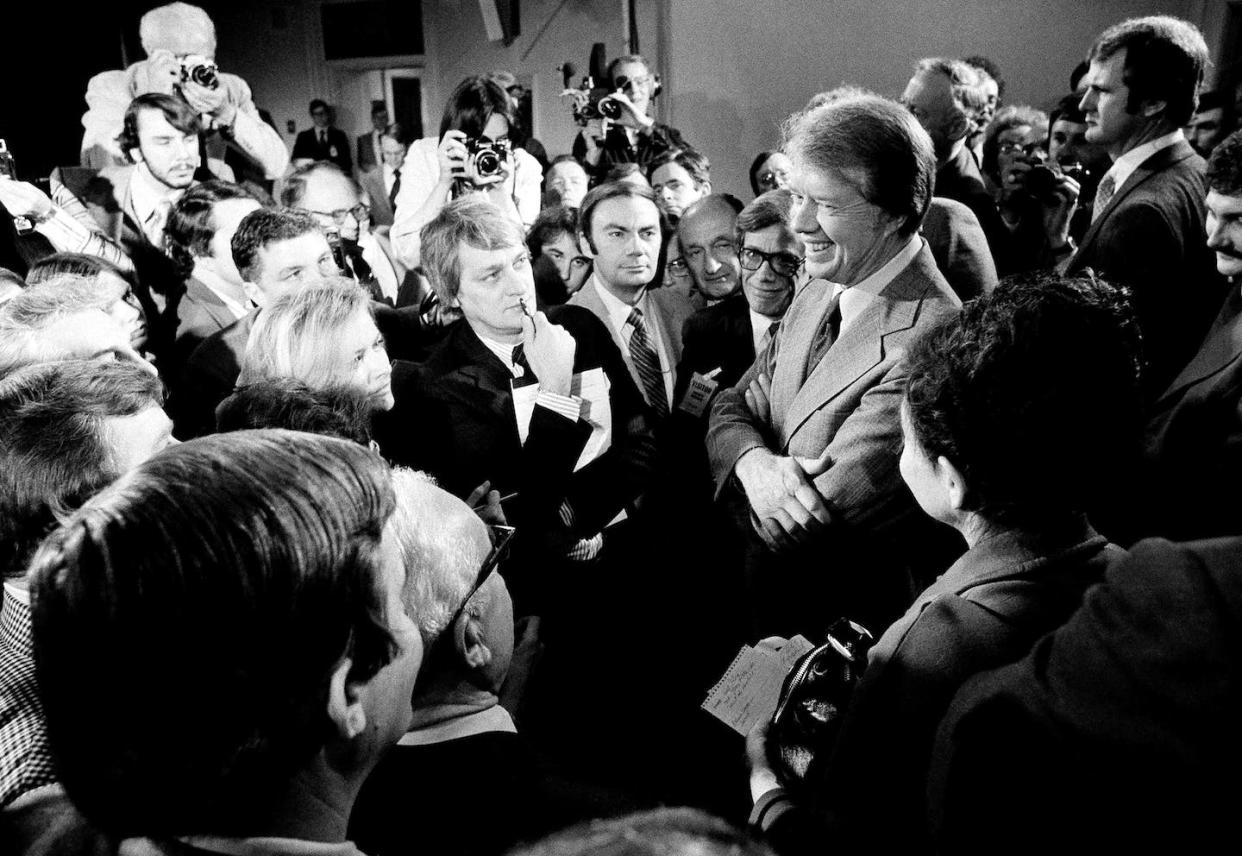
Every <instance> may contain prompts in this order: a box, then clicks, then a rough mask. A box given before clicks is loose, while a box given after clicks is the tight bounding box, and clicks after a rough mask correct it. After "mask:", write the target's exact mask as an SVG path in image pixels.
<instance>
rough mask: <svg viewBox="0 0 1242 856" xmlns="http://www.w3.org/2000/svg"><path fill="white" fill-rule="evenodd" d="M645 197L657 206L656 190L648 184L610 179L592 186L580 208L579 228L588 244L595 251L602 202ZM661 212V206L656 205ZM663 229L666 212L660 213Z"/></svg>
mask: <svg viewBox="0 0 1242 856" xmlns="http://www.w3.org/2000/svg"><path fill="white" fill-rule="evenodd" d="M627 197H628V198H630V199H645V200H647V201H648V202H650V203H651V204H652V205H653V206H655V204H656V201H655V191H653V190H652V189H651V187H650V186H648V185H646V184H635V183H634V182H632V181H609V182H605V183H604V184H601V185H598V186H596V187H594V188H592V190H591V192H590V193H588V194H587V195H586V197H585V198H584V199H583V200H582V207H581V208H579V209H578V229H579V230H580V231H581V233H582V236H583V237H584V238H586V242H587V244H588V245H589V246H590V247H591V250H592V251H595V238H594V236H593V235H592V234H591V230H592V228H593V227H594V225H595V224H594V222H593V221H594V219H595V209H596V208H598V207H599V205H600V203H601V202H604V201H606V200H609V199H623V198H627ZM656 211H657V212H659V207H658V206H656ZM660 223H661V231H662V232H666V231H667V230H666V229H665V228H663V226H664V224H665V223H666V221H665V219H664V214H663V213H662V212H661V213H660Z"/></svg>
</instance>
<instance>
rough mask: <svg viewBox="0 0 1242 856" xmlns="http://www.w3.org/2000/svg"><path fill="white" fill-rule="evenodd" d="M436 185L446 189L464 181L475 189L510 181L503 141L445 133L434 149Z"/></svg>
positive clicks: (508, 162)
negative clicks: (437, 166) (436, 163)
mask: <svg viewBox="0 0 1242 856" xmlns="http://www.w3.org/2000/svg"><path fill="white" fill-rule="evenodd" d="M437 157H438V160H439V162H440V184H441V185H442V186H444V187H445V188H447V187H448V186H449V185H451V184H452V183H453V182H454V181H455V180H457V179H464V180H465V181H467V182H468V183H469V184H471V185H473V186H474V187H476V188H480V187H482V188H487V187H491V186H492V185H496V184H501V183H503V182H505V181H506V180H507V179H509V178H510V176H511V174H512V169H511V162H512V159H511V152H510V148H509V143H508V141H507V140H502V141H500V142H492V141H491V140H488V139H487V138H485V137H473V138H471V137H467V136H466V133H465V132H464V131H445V132H444V136H443V137H442V138H441V139H440V146H439V148H438V149H437Z"/></svg>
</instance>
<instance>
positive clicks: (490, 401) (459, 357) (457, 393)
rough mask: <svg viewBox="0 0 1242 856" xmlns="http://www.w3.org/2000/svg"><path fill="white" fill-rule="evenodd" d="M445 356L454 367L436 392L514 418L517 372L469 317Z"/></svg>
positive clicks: (435, 386)
mask: <svg viewBox="0 0 1242 856" xmlns="http://www.w3.org/2000/svg"><path fill="white" fill-rule="evenodd" d="M444 359H445V361H446V362H447V363H449V365H450V366H451V368H449V369H448V370H447V371H446V372H445V373H444V374H443V375H441V376H440V377H439V378H438V379H437V380H436V381H435V383H434V384H433V385H432V389H433V394H435V395H439V396H441V397H445V398H452V399H453V400H456V401H458V402H460V403H462V404H465V405H467V406H470V407H473V408H475V409H477V410H481V411H483V412H484V413H489V414H492V415H493V416H496V417H500V418H502V419H506V420H507V421H509V422H513V419H514V416H513V395H512V391H511V389H510V386H509V382H510V380H511V379H512V377H513V375H512V373H511V372H509V370H508V369H507V368H506V367H505V366H504V365H503V364H502V363H501V362H500V360H499V359H498V358H497V357H496V355H495V354H493V353H492V352H491V351H489V350H488V349H487V346H486V345H484V344H483V343H482V342H481V341H480V340H479V337H478V336H477V335H475V332H474V330H472V329H471V328H470V325H469V324H468V323H467V322H466V321H464V320H463V321H459V322H458V325H457V327H456V328H455V329H454V330H453V333H452V335H451V338H450V340H449V342H448V344H447V345H446V351H445V353H444ZM515 430H516V424H515Z"/></svg>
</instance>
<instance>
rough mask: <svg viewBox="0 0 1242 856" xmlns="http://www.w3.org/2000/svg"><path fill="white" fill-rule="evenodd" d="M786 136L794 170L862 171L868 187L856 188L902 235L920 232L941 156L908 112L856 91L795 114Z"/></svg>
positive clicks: (784, 129)
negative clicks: (892, 222)
mask: <svg viewBox="0 0 1242 856" xmlns="http://www.w3.org/2000/svg"><path fill="white" fill-rule="evenodd" d="M830 95H831V93H830ZM782 132H783V138H784V149H785V152H786V154H788V155H789V157H790V159H791V160H793V161H794V164H795V166H801V168H804V169H808V168H809V169H813V170H819V171H821V172H822V171H826V170H834V171H837V172H839V173H840V172H843V171H846V170H851V171H853V170H857V171H861V172H862V174H863V182H862V185H861V186H859V187H857V188H855V189H856V190H857V191H858V192H859V193H860V194H861V195H862V197H863V198H864V199H866V200H867V201H868V202H870V203H871V204H873V205H876V206H878V207H879V208H881V209H883V210H884V211H886V212H887V213H888V214H889V215H890V216H892V217H894V218H896V219H897V220H899V221H900V223H901V227H900V232H901V234H903V235H913V234H914V233H915V232H916V231H918V228H919V225H920V224H921V223H922V222H923V217H924V215H925V214H926V213H927V206H928V205H929V204H931V196H932V185H933V182H934V181H935V176H936V156H935V154H934V152H933V149H932V141H931V137H929V136H928V134H927V131H925V130H924V129H923V126H922V125H920V124H919V122H918V120H917V119H915V118H914V116H913V115H912V114H911V113H910V111H909V110H907V109H906V108H905V107H903V106H902V105H900V104H898V103H897V102H896V101H891V100H889V99H887V98H882V97H880V96H879V95H873V94H870V93H858V92H857V90H856V89H854V88H851V89H850V90H849V94H846V95H843V96H841V97H830V98H829V100H826V101H825V103H823V104H821V105H820V106H818V107H815V108H812V109H810V110H806V111H802V112H798V113H794V114H793V115H792V116H790V117H789V118H788V119H787V120H786V121H785V124H784V126H783V128H782ZM842 177H843V178H846V180H849V179H848V176H846V175H842Z"/></svg>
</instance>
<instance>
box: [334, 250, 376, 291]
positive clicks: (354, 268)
mask: <svg viewBox="0 0 1242 856" xmlns="http://www.w3.org/2000/svg"><path fill="white" fill-rule="evenodd" d="M341 248H342V249H343V250H344V251H345V264H346V266H347V267H346V271H347V273H348V274H349V275H350V276H352V277H353V278H354V279H355V280H357V281H358V283H360V284H361V285H365V286H367V287H370V286H372V285H374V284H375V272H374V271H373V270H371V266H370V265H369V264H367V260H366V259H364V258H363V257H362V246H361V245H360V244H358V242H357V241H350V240H347V239H344V238H342V239H341Z"/></svg>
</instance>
